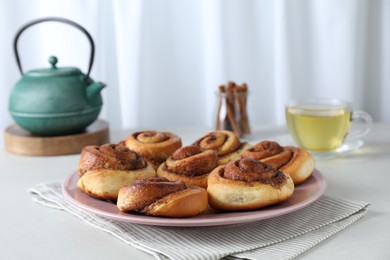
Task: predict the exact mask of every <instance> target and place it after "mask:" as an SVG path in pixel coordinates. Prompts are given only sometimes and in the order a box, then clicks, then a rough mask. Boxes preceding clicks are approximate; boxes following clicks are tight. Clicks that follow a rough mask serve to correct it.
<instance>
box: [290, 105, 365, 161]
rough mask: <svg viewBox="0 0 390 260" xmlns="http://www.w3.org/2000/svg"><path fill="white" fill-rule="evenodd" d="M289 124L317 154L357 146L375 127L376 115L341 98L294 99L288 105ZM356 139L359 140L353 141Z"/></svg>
mask: <svg viewBox="0 0 390 260" xmlns="http://www.w3.org/2000/svg"><path fill="white" fill-rule="evenodd" d="M286 120H287V127H288V129H289V132H290V134H291V136H292V137H293V139H294V141H295V142H296V143H297V144H298V146H300V147H301V148H303V149H305V150H308V151H311V152H312V153H314V154H315V155H317V157H321V155H323V156H322V157H332V155H335V154H337V153H342V152H347V151H351V150H356V149H358V148H360V147H361V146H362V145H363V141H361V140H359V139H360V138H361V137H363V136H364V135H366V134H368V132H369V131H370V129H371V127H372V117H371V116H370V115H369V114H368V113H367V112H365V111H358V110H353V107H352V103H349V102H346V101H343V100H340V99H308V100H292V101H290V102H288V103H287V105H286ZM352 141H355V143H353V142H352Z"/></svg>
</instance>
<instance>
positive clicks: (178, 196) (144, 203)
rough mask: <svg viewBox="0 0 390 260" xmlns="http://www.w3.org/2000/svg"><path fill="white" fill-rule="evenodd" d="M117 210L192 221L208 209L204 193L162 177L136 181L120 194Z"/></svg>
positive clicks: (180, 182)
mask: <svg viewBox="0 0 390 260" xmlns="http://www.w3.org/2000/svg"><path fill="white" fill-rule="evenodd" d="M117 207H118V208H119V210H121V211H123V212H131V211H135V212H139V213H141V214H146V215H153V216H164V217H192V216H196V215H199V214H201V213H202V212H203V211H205V210H206V209H207V207H208V198H207V192H206V190H205V189H203V188H200V187H197V186H188V185H186V184H185V183H184V182H182V181H169V180H168V179H166V178H163V177H154V178H148V179H143V180H137V181H135V183H134V184H132V185H129V186H125V187H122V188H121V189H120V190H119V195H118V201H117Z"/></svg>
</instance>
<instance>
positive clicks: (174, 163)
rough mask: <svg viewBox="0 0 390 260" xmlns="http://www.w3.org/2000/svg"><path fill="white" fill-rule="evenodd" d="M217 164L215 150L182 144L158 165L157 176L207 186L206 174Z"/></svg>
mask: <svg viewBox="0 0 390 260" xmlns="http://www.w3.org/2000/svg"><path fill="white" fill-rule="evenodd" d="M217 166H218V157H217V153H216V152H215V151H212V150H206V151H202V150H201V149H200V148H199V147H198V146H184V147H181V148H179V149H178V150H176V151H175V152H174V153H173V154H172V156H170V157H169V158H168V159H167V160H166V162H165V163H163V164H161V165H160V167H159V168H158V169H157V176H160V177H165V178H167V179H168V180H171V181H177V180H180V181H184V182H185V183H186V184H187V185H196V186H199V187H202V188H207V178H208V175H209V174H210V172H211V171H212V170H214V169H215V168H216V167H217Z"/></svg>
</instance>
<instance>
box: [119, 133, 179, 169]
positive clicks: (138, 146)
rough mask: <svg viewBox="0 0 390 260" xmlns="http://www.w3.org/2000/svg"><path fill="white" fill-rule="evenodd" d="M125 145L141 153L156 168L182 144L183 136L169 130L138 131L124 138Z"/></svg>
mask: <svg viewBox="0 0 390 260" xmlns="http://www.w3.org/2000/svg"><path fill="white" fill-rule="evenodd" d="M124 144H125V146H127V147H128V148H130V149H131V150H133V151H136V152H137V153H139V154H141V155H142V156H143V157H144V159H145V160H147V161H148V162H150V163H151V164H152V166H153V168H154V169H157V168H158V166H160V164H162V163H163V162H165V160H166V159H167V158H168V157H169V156H170V155H171V154H172V153H173V152H174V151H176V150H177V149H179V148H180V147H181V146H182V141H181V138H180V137H178V136H177V135H175V134H173V133H169V132H159V131H153V130H150V131H142V132H136V133H133V134H132V135H130V136H129V137H127V138H126V139H125V140H124Z"/></svg>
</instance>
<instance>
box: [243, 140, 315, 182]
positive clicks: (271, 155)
mask: <svg viewBox="0 0 390 260" xmlns="http://www.w3.org/2000/svg"><path fill="white" fill-rule="evenodd" d="M241 157H242V158H252V159H255V160H259V161H262V162H264V163H267V164H270V165H271V166H272V167H274V168H275V169H278V170H280V171H282V172H284V173H286V174H288V175H290V176H291V178H292V179H293V181H294V184H295V185H298V184H300V183H302V182H304V181H305V180H307V178H309V177H310V175H311V174H312V173H313V171H314V169H315V161H314V158H313V157H312V156H311V155H310V153H308V152H307V151H305V150H302V149H301V148H298V147H294V146H284V147H282V146H280V145H279V144H278V143H276V142H272V141H262V142H259V143H257V144H256V145H254V146H253V147H251V148H249V149H247V150H246V151H244V152H243V153H242V155H241Z"/></svg>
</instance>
